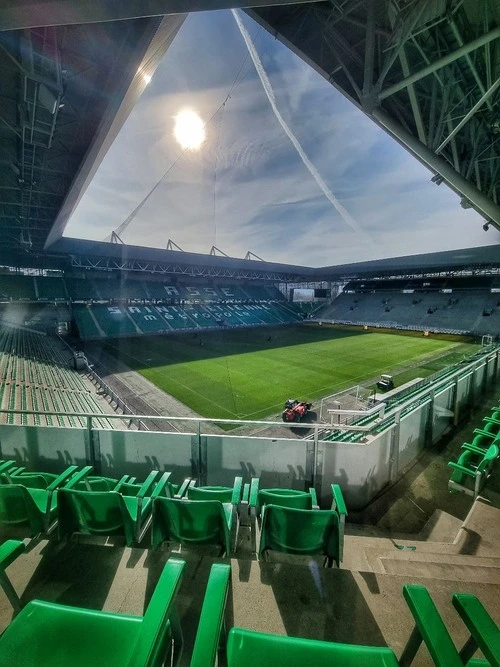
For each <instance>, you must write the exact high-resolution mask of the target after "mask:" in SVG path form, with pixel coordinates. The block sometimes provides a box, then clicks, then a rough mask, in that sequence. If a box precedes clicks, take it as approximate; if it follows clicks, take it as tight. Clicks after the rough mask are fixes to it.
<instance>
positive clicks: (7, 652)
mask: <svg viewBox="0 0 500 667" xmlns="http://www.w3.org/2000/svg"><path fill="white" fill-rule="evenodd" d="M24 548H25V545H24V544H23V543H22V542H18V541H15V540H9V541H7V542H5V543H4V544H2V545H1V546H0V584H1V585H2V586H3V588H4V590H5V592H6V593H7V595H8V597H9V599H10V600H11V602H13V603H14V605H15V607H16V608H18V609H19V608H20V607H21V604H20V600H19V598H18V597H17V594H16V592H15V590H14V588H13V586H12V584H11V582H10V580H9V579H8V577H7V575H6V573H5V569H6V567H7V566H8V565H9V564H11V563H12V562H13V561H14V560H15V559H16V558H17V557H19V556H20V555H21V554H22V552H23V551H24ZM184 569H185V562H184V561H182V560H179V559H173V558H172V559H170V560H169V561H168V562H167V563H166V565H165V567H164V569H163V572H162V574H161V575H160V578H159V580H158V583H157V585H156V587H155V590H154V593H153V596H152V598H151V601H150V603H149V605H148V607H147V609H146V612H145V613H144V615H143V616H130V615H125V614H119V613H118V614H117V613H110V612H103V611H97V610H89V609H83V608H80V607H69V606H66V605H60V604H57V603H53V602H45V601H42V600H32V601H30V602H29V603H28V604H27V605H26V607H24V609H21V611H20V613H19V614H18V615H17V616H16V617H15V618H14V620H13V621H12V622H11V624H10V625H9V626H8V627H7V629H6V631H5V632H4V633H3V634H2V636H1V637H0V664H1V665H12V664H17V665H20V666H21V667H35V665H37V666H40V667H45V666H46V665H47V666H48V665H50V666H51V667H52V666H53V665H55V664H57V665H73V666H74V667H89V666H90V665H106V667H113V666H115V665H116V667H118V666H120V667H125V666H127V665H128V666H129V667H159V666H160V665H165V664H167V658H168V659H169V660H168V662H169V664H172V665H177V664H178V661H179V659H180V654H181V651H182V645H183V633H182V626H181V624H180V623H179V620H178V614H177V609H176V597H177V594H178V592H179V589H180V587H181V582H182V576H183V572H184ZM230 578H231V566H230V565H229V564H225V563H216V564H214V565H212V568H211V571H210V576H209V579H208V583H207V587H206V591H205V598H204V601H203V606H202V610H201V616H200V620H199V624H198V628H197V632H196V638H195V644H194V648H193V653H192V655H191V661H190V665H191V667H214V666H215V665H216V664H217V663H218V658H222V659H223V661H224V663H225V664H226V665H227V667H237V666H238V667H246V666H248V667H268V666H269V665H273V667H289V666H290V665H301V666H303V667H309V666H311V667H313V666H314V667H331V666H332V665H342V667H358V666H359V665H360V664H363V665H366V666H367V667H397V666H398V665H400V666H406V665H410V664H411V663H412V661H413V659H414V657H415V655H416V653H417V650H418V649H419V647H420V644H421V643H422V641H423V642H424V643H425V645H426V647H427V649H428V651H429V653H430V656H431V658H432V660H433V662H434V664H435V665H437V666H438V667H462V666H463V665H465V664H468V665H469V666H471V667H472V665H474V667H479V666H484V667H486V666H488V665H491V666H494V667H498V665H499V664H500V630H499V628H498V627H497V626H496V624H495V623H494V621H493V619H492V618H491V616H490V615H489V614H488V612H487V610H486V609H485V608H484V606H483V605H482V603H481V602H480V600H479V599H478V598H477V597H475V596H474V595H470V594H467V593H465V594H461V593H456V594H454V595H453V597H452V602H453V605H454V607H455V609H456V610H457V612H458V614H459V615H460V617H461V618H462V620H463V621H464V623H465V625H466V626H467V629H468V631H469V632H470V637H469V639H468V641H467V642H466V644H465V645H464V647H463V649H462V650H461V651H460V653H459V652H458V651H457V650H456V648H455V645H454V643H453V640H452V639H451V636H450V634H449V632H448V630H447V628H446V626H445V624H444V622H443V620H442V618H441V615H440V614H439V611H438V610H437V608H436V606H435V604H434V602H433V600H432V598H431V596H430V595H429V593H428V591H427V589H426V588H425V587H423V586H417V585H405V586H404V587H403V596H404V598H405V600H406V602H407V604H408V606H409V609H410V612H411V614H412V615H413V618H414V620H415V628H414V630H413V632H412V634H411V635H410V638H409V640H408V642H407V645H406V648H405V649H404V651H403V654H402V656H401V658H400V660H399V661H398V660H397V658H396V655H395V654H394V651H393V650H392V649H391V648H389V647H387V646H363V645H353V644H343V643H339V642H327V641H319V640H311V639H305V638H298V637H288V636H281V635H272V634H269V633H263V632H256V631H253V630H248V629H246V628H238V627H231V628H230V629H229V632H228V633H227V636H226V624H225V616H226V614H225V610H226V605H227V599H228V594H229V587H230ZM478 648H479V649H480V650H481V652H482V653H483V655H484V656H485V659H484V660H483V659H477V658H476V659H471V658H472V656H473V655H474V653H475V652H476V650H477V649H478Z"/></svg>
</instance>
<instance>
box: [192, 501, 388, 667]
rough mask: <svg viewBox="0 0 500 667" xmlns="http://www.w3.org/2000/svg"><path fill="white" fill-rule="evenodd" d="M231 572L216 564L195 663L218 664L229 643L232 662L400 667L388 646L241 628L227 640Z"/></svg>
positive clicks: (258, 666)
mask: <svg viewBox="0 0 500 667" xmlns="http://www.w3.org/2000/svg"><path fill="white" fill-rule="evenodd" d="M266 512H267V509H266ZM230 576H231V566H230V565H226V564H223V563H218V564H215V565H212V569H211V572H210V577H209V580H208V584H207V590H206V594H205V600H204V602H203V607H202V610H201V617H200V623H199V626H198V631H197V633H196V641H195V646H194V650H193V655H192V659H191V667H213V666H214V665H215V664H216V657H217V652H218V650H219V647H221V650H223V648H222V647H224V646H225V650H226V656H225V662H226V664H227V666H228V667H246V666H248V667H269V666H270V665H272V667H293V666H295V665H301V667H309V666H310V667H335V665H339V667H358V666H363V667H365V666H366V667H397V664H398V662H397V660H396V656H395V655H394V653H393V651H392V650H391V649H390V648H387V647H385V646H383V647H371V646H354V645H349V644H339V643H333V642H326V641H317V640H312V639H299V638H295V637H283V636H277V635H270V634H264V633H260V632H253V631H251V630H246V629H242V628H231V629H230V630H229V635H228V637H227V642H226V638H225V637H221V635H222V632H223V627H224V623H223V621H224V610H225V606H226V601H227V595H228V591H229V581H230Z"/></svg>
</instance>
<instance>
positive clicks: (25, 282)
mask: <svg viewBox="0 0 500 667" xmlns="http://www.w3.org/2000/svg"><path fill="white" fill-rule="evenodd" d="M0 300H1V301H13V300H15V301H35V300H36V293H35V286H34V284H33V278H32V277H31V276H23V275H6V274H0Z"/></svg>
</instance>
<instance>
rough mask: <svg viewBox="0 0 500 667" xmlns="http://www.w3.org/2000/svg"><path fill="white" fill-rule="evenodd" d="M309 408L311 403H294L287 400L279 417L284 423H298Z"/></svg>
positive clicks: (293, 400)
mask: <svg viewBox="0 0 500 667" xmlns="http://www.w3.org/2000/svg"><path fill="white" fill-rule="evenodd" d="M311 408H312V403H306V402H305V401H296V400H295V399H294V398H289V399H288V401H287V402H286V403H285V409H284V410H283V412H282V413H281V417H282V419H283V421H284V422H299V421H300V420H301V419H302V417H305V415H306V414H307V413H308V412H309V410H310V409H311Z"/></svg>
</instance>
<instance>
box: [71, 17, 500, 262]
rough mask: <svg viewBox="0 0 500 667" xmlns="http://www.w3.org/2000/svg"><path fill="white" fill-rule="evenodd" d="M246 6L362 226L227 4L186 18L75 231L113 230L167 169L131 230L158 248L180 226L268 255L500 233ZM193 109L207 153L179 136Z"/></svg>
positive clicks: (199, 238) (394, 250)
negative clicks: (185, 112) (267, 87)
mask: <svg viewBox="0 0 500 667" xmlns="http://www.w3.org/2000/svg"><path fill="white" fill-rule="evenodd" d="M240 16H241V17H242V20H243V23H244V25H245V26H246V28H247V30H248V32H249V34H250V36H251V38H252V40H253V42H254V44H255V47H256V50H257V52H258V54H259V56H260V59H261V61H262V64H263V67H264V69H265V72H266V74H267V76H268V77H269V80H270V83H271V85H272V88H273V91H274V95H275V98H276V105H277V107H278V109H279V112H280V113H281V114H282V116H283V118H284V119H285V121H286V123H287V124H288V126H289V127H290V129H291V130H292V132H293V134H294V135H295V136H296V138H297V139H298V141H299V142H300V144H301V146H302V148H303V150H304V152H305V154H306V155H307V157H308V158H309V160H310V161H311V162H312V164H313V165H314V167H315V168H316V170H317V172H319V174H320V176H321V178H322V179H323V180H324V182H325V184H326V186H327V187H328V188H329V190H330V191H331V193H333V195H334V196H335V198H337V199H338V201H339V202H340V203H341V205H342V206H343V207H344V208H345V209H346V210H347V211H348V213H349V215H350V216H352V218H353V219H354V221H355V223H356V225H355V226H356V228H355V229H353V227H352V226H350V225H349V224H347V223H346V222H345V220H344V219H343V217H342V216H341V215H340V214H339V212H338V211H337V209H336V208H335V207H334V206H333V205H332V203H331V202H330V201H329V200H328V199H327V197H326V196H325V195H324V193H323V191H322V190H321V189H320V187H319V186H318V183H317V182H316V180H314V178H313V177H312V175H311V174H310V172H309V171H308V170H307V169H306V167H305V165H304V162H303V161H302V160H301V158H300V156H299V154H298V152H297V150H296V148H295V147H294V146H293V144H292V143H291V141H290V139H289V137H288V136H287V135H286V134H285V132H284V131H283V129H282V127H281V126H280V125H279V123H278V121H277V119H276V116H275V115H274V113H273V110H272V108H271V106H270V104H269V100H268V98H267V97H266V94H265V92H264V89H263V86H262V84H261V81H260V79H259V76H258V74H257V72H256V70H255V67H254V65H253V63H252V60H251V58H250V57H249V56H248V50H247V47H246V46H245V43H244V41H243V38H242V36H241V34H240V31H239V29H238V27H237V25H236V23H235V20H234V18H233V16H232V14H231V12H228V11H223V12H222V11H221V12H219V11H218V12H207V13H198V14H191V15H190V16H189V17H188V18H187V19H186V21H185V22H184V25H183V26H182V28H181V30H180V32H179V34H178V35H177V37H176V38H175V40H174V42H173V44H172V45H171V47H170V49H169V50H168V52H167V54H166V56H165V58H164V60H163V62H162V63H161V65H160V66H159V67H158V69H157V70H156V72H155V74H154V76H153V79H152V81H151V82H150V84H149V85H148V86H147V87H146V90H145V92H144V93H143V95H142V97H141V99H140V100H139V102H138V104H137V105H136V107H135V108H134V110H133V111H132V113H131V115H130V116H129V118H128V119H127V121H126V123H125V124H124V126H123V128H122V130H121V132H120V134H119V135H118V137H117V139H116V140H115V142H114V144H113V146H112V147H111V149H110V150H109V152H108V154H107V155H106V157H105V158H104V160H103V162H102V164H101V166H100V167H99V170H98V172H97V174H96V176H95V178H94V180H93V181H92V183H91V185H90V186H89V188H88V190H87V192H86V193H85V195H84V196H83V198H82V201H81V202H80V204H79V206H78V208H77V210H76V212H75V213H74V215H73V217H72V218H71V220H70V222H69V224H68V226H67V228H66V231H65V235H66V236H74V237H79V238H88V239H96V240H104V238H105V237H106V236H107V235H109V234H110V233H111V231H112V230H114V229H117V228H118V227H119V226H120V225H121V223H122V222H123V221H124V220H125V219H126V218H127V217H128V216H129V214H130V213H131V212H132V211H133V210H134V209H135V208H136V206H137V204H138V203H139V202H140V201H141V200H142V199H143V198H144V197H145V196H146V195H147V194H148V192H149V191H150V190H151V189H152V188H153V187H154V185H155V184H156V183H157V182H158V180H159V179H160V178H161V177H162V176H163V174H165V172H167V171H168V174H167V175H166V176H165V178H164V179H163V181H162V183H161V185H160V186H159V187H158V188H157V190H156V191H155V193H154V194H153V195H152V197H151V198H150V199H149V200H148V202H147V203H146V204H145V205H144V206H143V207H142V208H141V209H140V211H139V212H138V214H137V215H136V217H135V218H134V220H133V221H132V222H131V224H130V225H129V226H128V227H127V229H126V231H125V232H124V233H123V234H122V238H123V240H124V241H125V242H126V243H130V244H136V245H144V246H152V247H159V248H161V247H165V245H166V243H167V240H168V239H169V238H172V239H173V240H174V241H175V242H176V243H177V244H179V245H180V246H181V247H182V248H183V249H184V250H186V251H190V252H201V253H206V252H208V251H209V250H210V248H211V246H212V245H216V246H217V247H219V248H221V249H222V250H223V251H224V252H226V253H227V254H228V255H231V256H235V257H242V256H244V255H245V254H246V252H247V250H251V251H252V252H254V253H256V254H257V255H259V256H261V257H262V258H263V259H266V260H269V261H277V262H286V263H288V262H290V263H297V264H303V265H309V266H322V265H330V264H338V263H345V262H355V261H362V260H367V259H379V258H383V257H392V256H399V255H411V254H416V253H421V252H432V251H435V250H451V249H456V248H465V247H473V246H478V245H485V244H488V243H494V242H498V235H497V234H496V233H495V232H494V231H493V233H492V232H491V231H490V232H489V233H488V234H485V233H484V231H483V229H482V224H483V222H484V221H483V220H482V219H481V218H480V216H479V215H478V214H477V213H475V212H474V211H472V210H470V209H469V210H464V209H462V208H461V207H460V204H459V198H458V197H457V196H456V195H455V194H453V193H452V192H451V191H450V190H449V189H448V188H447V187H446V186H444V185H442V186H440V187H438V186H436V185H434V184H432V183H431V182H430V178H431V173H430V172H429V171H427V169H425V168H424V167H422V166H421V165H420V164H419V163H418V162H417V161H416V160H415V159H413V158H412V157H411V156H410V155H409V154H408V153H406V151H404V150H403V149H402V148H401V147H400V146H399V145H398V144H397V143H396V142H395V141H393V140H392V139H390V138H389V137H388V136H387V135H386V134H385V133H384V132H383V131H382V130H380V129H379V128H378V127H377V126H376V125H375V124H374V123H372V122H371V121H370V120H369V119H368V118H366V117H365V116H364V115H363V114H362V113H361V112H360V111H359V110H358V109H356V108H355V107H354V106H353V105H352V104H351V103H350V102H348V101H347V100H346V99H345V98H343V97H342V95H341V94H340V93H338V92H337V91H336V90H335V89H334V88H333V86H331V85H330V84H329V83H327V82H326V81H325V80H324V79H323V78H322V77H321V76H320V75H319V74H317V73H316V72H314V71H313V70H312V69H311V68H310V67H309V66H308V65H306V64H305V63H304V62H302V61H301V60H300V59H299V58H298V57H297V56H295V55H294V54H293V53H292V52H291V51H289V50H288V49H287V48H286V47H285V46H283V45H282V44H281V43H280V42H278V41H276V40H274V39H273V38H272V36H271V35H269V34H268V33H267V32H266V31H265V30H264V29H262V28H260V27H259V26H258V25H257V24H256V23H254V22H253V21H252V20H251V19H250V18H249V17H247V16H246V15H244V14H242V13H240ZM240 70H241V73H240V76H239V78H238V79H237V80H236V77H237V75H238V72H240ZM235 81H236V84H235ZM231 88H233V90H232V92H231V97H230V99H229V100H228V101H227V102H226V104H225V106H224V107H222V108H219V107H221V104H222V103H223V102H224V100H225V99H226V97H227V95H228V93H229V91H230V90H231ZM184 108H190V109H193V110H195V111H197V112H198V114H199V115H200V116H201V118H202V119H203V121H204V122H207V126H206V133H207V138H206V141H205V143H204V144H203V146H202V148H201V149H200V151H198V152H191V151H187V152H185V153H183V154H182V149H181V148H180V146H179V145H178V144H177V142H176V141H175V139H174V137H173V127H174V117H175V116H176V114H177V113H178V112H179V111H180V110H182V109H184ZM217 109H219V111H217ZM214 114H215V115H214ZM212 116H213V119H212V120H211V121H210V122H208V121H209V119H210V118H212ZM179 156H180V157H179ZM174 163H175V164H174Z"/></svg>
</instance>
